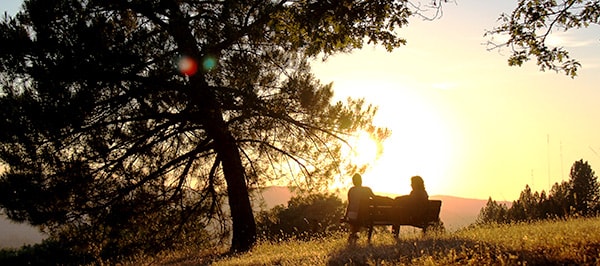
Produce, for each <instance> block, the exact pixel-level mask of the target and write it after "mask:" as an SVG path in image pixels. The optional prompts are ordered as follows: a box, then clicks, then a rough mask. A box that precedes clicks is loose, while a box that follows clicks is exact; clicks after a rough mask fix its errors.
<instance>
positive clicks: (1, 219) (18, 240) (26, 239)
mask: <svg viewBox="0 0 600 266" xmlns="http://www.w3.org/2000/svg"><path fill="white" fill-rule="evenodd" d="M44 238H45V236H44V235H43V234H42V233H40V231H39V230H37V229H36V228H35V227H33V226H31V225H28V224H24V223H15V222H13V221H10V220H8V218H6V216H4V215H0V248H18V247H20V246H22V245H31V244H35V243H40V242H42V239H44Z"/></svg>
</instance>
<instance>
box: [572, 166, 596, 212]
mask: <svg viewBox="0 0 600 266" xmlns="http://www.w3.org/2000/svg"><path fill="white" fill-rule="evenodd" d="M569 176H570V179H569V181H570V183H571V187H570V191H569V192H570V195H571V197H572V203H573V205H572V206H573V208H574V210H575V211H576V212H578V213H579V214H581V215H585V216H587V215H590V214H592V213H593V212H594V211H595V210H596V209H597V206H598V204H599V203H600V202H599V200H600V186H599V185H598V177H597V176H596V174H595V173H594V170H592V168H591V167H590V165H589V164H588V162H587V161H585V162H584V161H583V160H579V161H576V162H575V163H574V164H573V166H572V167H571V173H570V174H569Z"/></svg>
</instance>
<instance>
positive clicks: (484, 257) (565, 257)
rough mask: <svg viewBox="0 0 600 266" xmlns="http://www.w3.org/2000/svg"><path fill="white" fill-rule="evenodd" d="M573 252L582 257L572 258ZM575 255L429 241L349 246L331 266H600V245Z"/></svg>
mask: <svg viewBox="0 0 600 266" xmlns="http://www.w3.org/2000/svg"><path fill="white" fill-rule="evenodd" d="M571 248H573V247H570V248H569V249H571ZM571 252H577V253H578V254H572V255H569V254H568V253H571ZM571 252H565V249H563V248H561V249H544V248H539V249H537V250H524V249H509V248H506V247H502V246H498V245H494V244H490V243H486V242H479V241H472V240H466V239H459V238H431V237H425V238H422V239H399V240H397V241H396V243H393V242H392V243H387V244H374V245H368V244H363V245H361V244H355V245H350V244H349V245H346V246H345V247H343V248H341V249H339V250H337V251H335V252H333V253H332V254H330V256H329V260H328V261H327V265H385V264H418V265H423V264H435V265H465V264H476V265H477V264H491V265H517V264H523V262H526V264H527V265H597V263H599V262H600V260H599V258H598V257H599V255H600V245H597V244H594V245H586V246H582V247H577V248H574V249H572V250H571ZM582 253H583V254H582Z"/></svg>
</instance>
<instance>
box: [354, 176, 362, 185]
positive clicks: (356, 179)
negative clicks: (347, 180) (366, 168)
mask: <svg viewBox="0 0 600 266" xmlns="http://www.w3.org/2000/svg"><path fill="white" fill-rule="evenodd" d="M352 184H354V185H355V186H357V187H360V186H362V176H360V174H359V173H356V174H354V175H353V176H352Z"/></svg>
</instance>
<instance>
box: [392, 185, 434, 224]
mask: <svg viewBox="0 0 600 266" xmlns="http://www.w3.org/2000/svg"><path fill="white" fill-rule="evenodd" d="M410 186H411V187H412V191H411V192H410V194H409V195H404V196H399V197H396V198H395V199H394V201H395V204H396V205H398V206H400V207H403V209H405V210H406V211H407V212H408V213H414V211H415V210H419V209H423V207H424V206H426V205H427V203H428V200H429V195H428V194H427V191H426V190H425V182H424V181H423V178H422V177H421V176H418V175H416V176H413V177H411V178H410ZM399 230H400V228H399V227H398V226H393V227H392V232H393V233H394V235H396V236H397V235H398V232H399Z"/></svg>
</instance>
